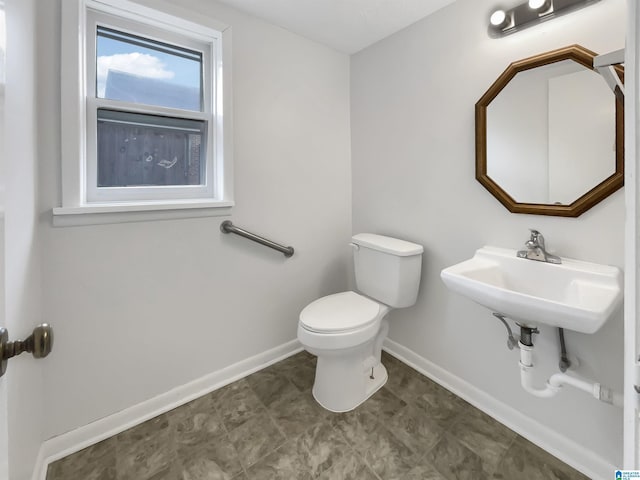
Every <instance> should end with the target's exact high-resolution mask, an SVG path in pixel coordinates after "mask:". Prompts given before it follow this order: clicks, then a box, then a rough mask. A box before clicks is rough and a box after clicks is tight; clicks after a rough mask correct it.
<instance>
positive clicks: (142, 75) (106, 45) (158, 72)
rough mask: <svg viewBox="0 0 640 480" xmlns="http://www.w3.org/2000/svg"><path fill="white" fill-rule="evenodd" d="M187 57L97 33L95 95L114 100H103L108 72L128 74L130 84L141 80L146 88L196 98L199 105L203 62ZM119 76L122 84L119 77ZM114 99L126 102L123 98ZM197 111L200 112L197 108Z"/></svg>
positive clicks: (161, 103)
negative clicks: (172, 91) (153, 86)
mask: <svg viewBox="0 0 640 480" xmlns="http://www.w3.org/2000/svg"><path fill="white" fill-rule="evenodd" d="M132 38H134V37H132ZM187 57H188V56H181V55H179V54H172V53H168V52H164V51H161V50H160V49H156V48H149V47H146V46H144V45H140V44H136V43H135V42H134V41H131V42H129V41H126V38H124V39H114V38H109V37H107V36H104V35H101V34H99V35H98V37H97V60H96V87H97V92H96V93H97V96H98V97H100V98H113V97H110V96H109V95H107V97H105V92H106V90H107V77H108V74H109V71H110V70H111V71H112V72H115V73H118V74H128V76H129V78H131V82H132V83H133V82H134V80H135V81H136V82H137V83H138V84H140V82H141V81H146V82H147V84H148V85H155V86H156V87H157V86H158V85H160V86H162V87H163V89H162V90H164V91H170V90H172V89H173V90H175V91H176V93H177V92H181V95H182V96H185V95H186V96H194V95H195V96H197V102H198V104H199V102H200V94H201V73H200V72H201V63H202V62H201V60H200V59H194V58H187ZM120 77H121V78H120V82H121V81H122V75H120ZM135 77H137V78H135ZM107 93H108V92H107ZM114 99H117V100H125V99H124V98H114ZM134 101H135V100H134ZM141 103H146V102H141ZM153 103H154V104H158V105H164V103H163V101H162V100H160V99H159V101H158V102H153ZM167 106H169V105H167ZM189 109H191V108H189ZM196 109H197V110H199V109H200V108H196Z"/></svg>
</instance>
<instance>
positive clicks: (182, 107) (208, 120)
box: [54, 0, 233, 214]
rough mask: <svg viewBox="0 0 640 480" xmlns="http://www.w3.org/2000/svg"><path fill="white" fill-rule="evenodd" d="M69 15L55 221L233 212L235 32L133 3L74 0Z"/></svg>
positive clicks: (65, 30) (64, 28)
mask: <svg viewBox="0 0 640 480" xmlns="http://www.w3.org/2000/svg"><path fill="white" fill-rule="evenodd" d="M62 15H63V17H62V18H63V20H62V21H63V25H62V32H63V39H62V105H63V111H62V130H63V132H62V134H63V142H62V145H63V152H62V153H63V159H62V163H63V165H62V167H63V171H62V182H63V185H62V194H63V199H62V203H63V205H62V208H57V209H54V214H66V213H83V212H87V211H88V212H91V213H93V212H103V211H104V212H114V211H127V210H128V209H134V210H138V211H139V210H141V209H144V208H148V209H150V210H158V209H162V208H165V207H166V208H168V209H176V208H194V207H208V208H216V207H227V209H228V207H230V206H231V205H232V204H233V202H232V198H231V158H230V154H229V150H230V149H229V148H225V144H227V143H230V142H229V138H230V122H229V115H223V106H224V107H228V105H229V102H228V101H227V99H228V98H229V94H228V91H225V92H223V90H222V87H223V85H224V84H225V82H224V80H225V78H227V79H228V73H227V72H228V69H227V68H223V66H224V65H225V64H226V63H228V58H227V57H228V54H224V53H225V51H226V50H225V49H223V43H224V42H225V38H226V36H227V35H228V31H227V29H225V28H224V27H222V28H218V29H214V28H211V27H208V26H203V25H199V24H195V23H191V22H189V21H187V20H185V19H182V18H177V17H174V16H170V15H167V14H165V13H163V12H159V11H156V10H152V9H149V8H146V7H143V6H141V5H138V4H135V3H132V2H128V1H125V0H100V1H95V0H69V1H68V2H63V13H62ZM65 23H67V25H65ZM68 24H74V25H76V27H75V29H74V28H71V26H70V25H68ZM78 25H79V26H80V29H79V31H80V32H82V33H83V34H84V35H83V36H82V35H81V36H80V37H78V36H77V35H74V33H75V32H77V31H78ZM223 57H224V62H223ZM227 85H228V83H227ZM227 90H228V88H227ZM225 140H226V141H225ZM227 146H228V145H227Z"/></svg>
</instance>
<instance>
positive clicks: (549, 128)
mask: <svg viewBox="0 0 640 480" xmlns="http://www.w3.org/2000/svg"><path fill="white" fill-rule="evenodd" d="M570 48H579V49H581V48H582V47H578V46H574V47H567V49H561V50H563V51H564V53H562V54H559V55H555V54H556V52H557V51H554V52H549V53H548V54H543V55H542V56H536V57H532V58H531V59H525V60H522V61H520V62H516V63H514V64H512V65H511V66H510V67H509V69H507V71H505V73H504V74H503V75H502V76H501V77H500V78H499V79H498V80H497V81H496V83H495V84H494V85H493V86H492V87H491V89H490V90H489V91H488V92H487V94H485V96H484V97H483V99H484V100H485V101H484V102H483V100H480V101H479V102H478V104H476V142H477V164H476V168H477V170H476V177H477V178H478V180H479V181H480V182H481V183H483V184H484V185H485V187H487V189H488V190H489V191H491V193H493V194H494V196H496V197H497V198H498V199H499V200H500V201H501V202H502V203H503V204H505V206H507V208H509V210H511V211H514V212H516V213H541V214H545V215H563V216H577V215H579V214H580V213H582V212H583V211H585V210H586V209H588V208H590V207H591V206H593V205H595V204H596V203H598V202H599V201H601V200H602V199H603V198H604V197H606V196H608V195H610V194H611V193H612V192H613V191H615V190H617V189H618V188H620V187H621V186H622V180H623V178H622V151H621V150H622V143H621V140H622V139H621V137H622V125H621V122H622V115H621V108H622V105H621V103H622V102H619V101H617V100H616V95H614V94H613V92H612V91H611V89H610V88H609V86H608V85H607V83H606V82H605V80H604V79H603V78H602V77H601V76H600V75H599V74H598V73H597V72H596V71H595V70H592V68H590V65H592V62H593V56H594V55H595V54H593V52H589V51H588V50H586V49H582V51H581V52H580V53H584V52H588V55H587V57H588V58H586V60H585V58H580V62H578V61H575V60H574V59H573V58H571V55H570V54H567V53H566V51H569V49H570ZM550 54H554V55H550ZM545 55H546V57H544V56H545ZM541 58H542V59H541ZM587 60H588V61H587ZM527 61H532V62H536V63H535V66H531V64H529V63H527ZM585 63H586V65H585ZM587 65H589V66H587ZM478 108H481V110H482V111H481V112H478ZM479 113H480V114H481V115H480V116H479ZM605 187H606V188H605ZM603 189H604V190H606V191H601V190H603ZM596 197H597V198H596ZM585 202H586V203H588V205H587V204H586V203H585ZM580 203H583V204H584V205H582V206H580V205H578V204H580ZM536 206H541V207H543V208H539V209H536V208H535V207H536ZM554 207H556V208H554Z"/></svg>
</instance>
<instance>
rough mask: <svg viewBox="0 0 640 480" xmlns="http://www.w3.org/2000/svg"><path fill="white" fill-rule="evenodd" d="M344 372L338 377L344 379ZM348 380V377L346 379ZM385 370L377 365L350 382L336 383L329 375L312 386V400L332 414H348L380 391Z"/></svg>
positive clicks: (385, 381) (384, 381)
mask: <svg viewBox="0 0 640 480" xmlns="http://www.w3.org/2000/svg"><path fill="white" fill-rule="evenodd" d="M343 375H344V371H343V372H342V375H340V377H341V378H342V379H344V378H345V377H344V376H343ZM347 378H348V377H347ZM388 378H389V377H388V374H387V369H386V368H385V367H384V365H382V363H378V364H377V365H376V366H375V367H373V375H372V371H371V369H368V370H367V371H366V372H358V373H357V374H356V378H351V380H352V381H351V382H348V383H344V382H340V381H338V382H336V381H335V380H336V378H334V379H333V381H332V379H331V376H330V375H325V376H323V378H318V374H317V373H316V380H315V382H314V384H313V389H312V393H313V398H315V399H316V402H318V403H319V404H320V406H322V407H323V408H325V409H326V410H329V411H330V412H334V413H343V412H349V411H351V410H353V409H355V408H357V407H359V406H360V405H362V404H363V403H364V402H365V401H366V400H367V399H368V398H369V397H371V396H372V395H373V394H374V393H376V392H377V391H378V390H380V389H381V388H382V387H383V386H384V384H385V383H387V379H388Z"/></svg>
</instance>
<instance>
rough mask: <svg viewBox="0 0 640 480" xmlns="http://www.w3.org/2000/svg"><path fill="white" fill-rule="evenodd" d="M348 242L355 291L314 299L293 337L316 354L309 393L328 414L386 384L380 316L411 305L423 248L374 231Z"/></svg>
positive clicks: (384, 324)
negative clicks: (382, 361) (352, 260)
mask: <svg viewBox="0 0 640 480" xmlns="http://www.w3.org/2000/svg"><path fill="white" fill-rule="evenodd" d="M352 240H353V243H352V246H353V247H354V265H355V267H356V268H355V274H356V285H357V287H358V290H359V292H353V291H348V292H341V293H336V294H333V295H328V296H326V297H322V298H319V299H318V300H315V301H313V302H312V303H310V304H309V305H307V306H306V307H305V308H304V309H303V310H302V312H301V313H300V320H299V322H298V340H299V341H300V343H301V344H302V345H303V346H304V348H305V349H306V350H307V351H308V352H309V353H311V354H313V355H316V356H317V357H318V360H317V364H316V375H315V380H314V384H313V389H312V393H313V396H314V398H315V399H316V401H317V402H318V403H319V404H320V405H321V406H323V407H324V408H326V409H327V410H330V411H332V412H346V411H349V410H353V409H354V408H356V407H357V406H358V405H360V404H361V403H363V402H364V401H365V400H367V399H368V398H369V397H370V396H371V395H373V394H374V393H375V392H376V391H377V390H378V389H380V388H381V387H382V386H383V385H384V384H385V383H386V381H387V378H388V375H387V371H386V369H385V367H384V365H382V363H381V362H380V355H381V351H382V343H383V341H384V339H385V338H386V336H387V333H388V331H389V323H388V321H387V319H386V318H385V317H386V315H387V314H388V313H389V311H390V310H391V309H392V308H402V307H407V306H410V305H413V304H414V303H415V301H416V297H417V292H418V285H419V282H420V270H421V257H422V246H420V245H417V244H414V243H411V242H406V241H404V240H398V239H394V238H391V237H384V236H381V235H374V234H359V235H355V236H354V237H353V238H352Z"/></svg>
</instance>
